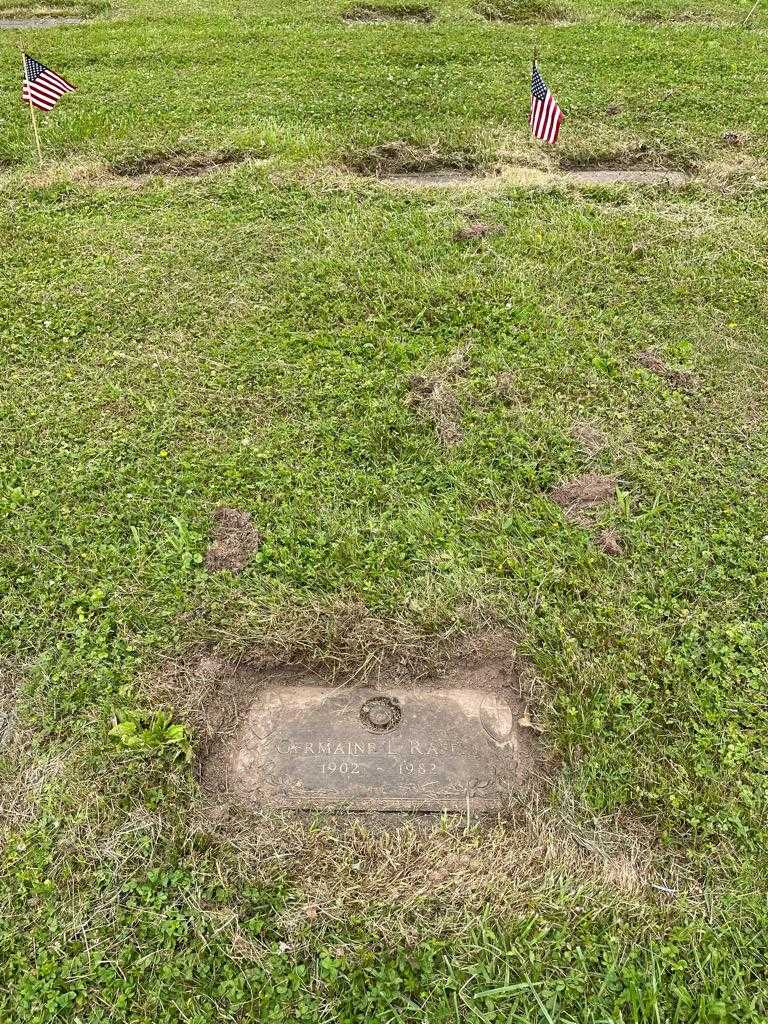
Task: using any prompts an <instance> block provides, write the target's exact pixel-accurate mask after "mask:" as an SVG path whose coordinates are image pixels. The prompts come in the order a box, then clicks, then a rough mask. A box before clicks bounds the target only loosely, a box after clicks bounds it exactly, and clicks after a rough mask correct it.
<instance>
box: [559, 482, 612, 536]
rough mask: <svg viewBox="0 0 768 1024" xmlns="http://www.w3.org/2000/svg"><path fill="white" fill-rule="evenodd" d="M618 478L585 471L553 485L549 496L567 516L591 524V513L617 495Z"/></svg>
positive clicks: (582, 524) (584, 523) (583, 523)
mask: <svg viewBox="0 0 768 1024" xmlns="http://www.w3.org/2000/svg"><path fill="white" fill-rule="evenodd" d="M617 487H618V480H617V478H616V477H615V476H608V475H605V474H603V473H585V474H584V475H583V476H578V477H576V478H575V479H574V480H569V481H567V482H566V483H564V484H560V485H559V486H557V487H553V488H552V490H551V491H550V492H549V496H550V498H551V499H552V501H554V503H555V504H556V505H559V506H560V508H562V509H563V511H564V512H565V515H566V518H568V519H569V520H570V521H571V522H572V523H577V524H578V525H580V526H585V525H590V524H591V521H592V520H591V518H590V513H591V512H593V511H594V510H595V509H597V508H599V507H600V506H601V505H605V504H607V502H609V501H613V499H614V498H615V497H616V490H617Z"/></svg>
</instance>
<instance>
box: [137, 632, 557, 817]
mask: <svg viewBox="0 0 768 1024" xmlns="http://www.w3.org/2000/svg"><path fill="white" fill-rule="evenodd" d="M335 618H336V617H335V616H333V617H332V621H333V622H334V629H335ZM366 621H367V616H366V618H365V619H364V620H361V622H360V625H361V626H363V625H364V623H365V622H366ZM376 621H377V624H378V626H379V627H383V625H384V624H383V623H378V620H376ZM370 625H371V626H373V625H374V624H373V622H371V623H370ZM393 625H394V624H393ZM394 629H395V635H396V636H397V635H398V634H399V633H400V632H401V631H400V630H398V629H397V627H396V626H394ZM406 637H408V634H403V635H402V636H401V637H400V640H399V641H396V642H395V643H394V644H393V645H391V646H390V645H389V644H388V643H386V644H382V643H380V642H374V641H373V638H372V643H371V646H370V648H369V649H368V650H367V651H366V650H364V649H363V650H358V643H357V642H355V648H356V654H355V656H354V657H353V658H352V659H350V660H349V661H348V660H347V657H346V656H345V655H344V653H343V645H344V644H345V643H347V642H349V634H345V635H339V638H338V639H339V642H340V643H341V644H342V647H341V648H339V647H337V646H336V645H335V644H333V645H332V647H331V650H329V651H326V656H327V657H328V659H329V660H328V661H326V662H325V663H322V662H316V661H314V660H313V659H312V658H309V657H295V658H290V657H289V658H288V660H286V659H285V654H286V653H287V652H285V651H282V652H281V653H280V655H279V656H278V655H277V652H276V653H275V654H272V653H270V652H269V651H266V650H262V651H259V650H257V651H255V652H253V653H252V654H249V655H243V654H241V655H237V654H234V653H229V654H227V653H226V652H223V653H221V654H218V653H207V652H206V651H204V650H198V651H196V652H190V653H189V654H188V655H186V656H185V657H184V658H182V659H180V660H178V661H169V662H167V664H166V668H165V669H164V670H163V671H162V672H161V673H159V674H158V675H157V676H156V677H155V678H154V680H153V682H152V684H151V693H150V697H151V700H152V702H153V704H155V705H157V706H164V707H172V708H173V709H174V714H175V715H176V717H177V718H178V719H179V720H181V721H183V722H184V723H185V724H186V725H187V726H188V727H189V728H190V730H191V731H192V733H193V735H194V737H195V746H196V758H195V771H196V775H197V777H198V780H199V781H200V782H201V786H202V794H203V810H204V811H205V808H208V809H209V810H210V811H211V812H212V813H214V814H216V813H218V810H217V808H218V809H219V810H220V809H221V808H222V807H231V808H233V810H235V811H236V813H238V814H241V813H246V814H248V813H251V814H258V813H262V812H263V811H264V810H267V809H268V808H261V807H256V806H254V805H252V804H249V805H244V804H243V803H242V801H238V800H237V799H236V798H234V796H233V795H232V794H231V793H229V792H228V791H227V786H226V785H223V786H222V785H221V784H220V783H218V784H217V782H216V771H217V766H218V768H219V769H220V767H221V765H222V760H221V759H222V758H224V759H225V760H226V758H227V757H228V756H229V753H228V752H229V751H230V750H231V744H232V743H233V742H234V741H235V739H236V737H237V734H238V729H239V728H240V724H241V723H242V722H243V721H244V719H245V716H246V715H247V713H248V710H249V709H250V707H251V706H252V705H253V703H254V701H256V700H257V699H258V697H259V694H260V693H261V692H263V691H264V690H266V689H269V688H274V687H276V686H282V685H285V686H291V685H302V686H306V685H316V686H318V687H327V686H329V685H333V686H335V687H346V688H350V689H358V688H365V687H367V688H370V689H380V690H382V692H386V690H387V687H391V688H395V687H399V688H400V689H404V688H405V689H408V688H410V687H413V688H414V689H422V688H430V687H431V688H449V687H461V686H462V685H465V686H466V688H474V689H487V690H488V691H489V692H492V691H493V690H494V689H498V688H499V687H498V685H497V683H496V684H495V685H489V686H487V687H481V686H477V685H475V686H471V685H470V684H468V683H465V684H462V683H461V682H459V681H453V679H454V677H455V674H456V673H457V672H464V673H469V672H473V671H478V670H479V669H484V670H486V671H489V672H494V671H495V672H497V673H498V674H497V676H496V677H495V679H498V678H499V677H503V678H504V679H505V681H506V683H507V687H506V690H507V692H508V693H509V696H510V697H511V698H514V700H515V702H516V703H517V704H518V705H519V706H520V707H521V708H522V712H523V713H522V716H521V717H522V721H523V722H524V723H525V725H524V726H523V725H521V728H524V729H525V731H526V734H528V732H529V730H530V737H531V744H532V749H533V754H532V756H531V758H530V761H529V762H527V763H528V764H529V765H530V771H529V774H528V776H527V778H526V780H525V782H524V783H523V784H522V786H521V788H520V790H519V792H520V793H521V794H523V793H525V792H528V790H529V789H530V792H531V793H535V794H537V796H536V799H538V797H539V796H540V795H541V794H543V793H545V792H546V791H547V790H548V787H549V784H550V780H551V777H552V774H553V772H554V770H555V765H556V761H555V758H554V757H553V756H552V754H551V753H549V752H547V751H546V750H545V749H544V747H543V744H541V743H540V742H539V740H538V733H539V732H540V731H541V730H540V729H539V728H538V726H537V725H534V724H533V723H534V722H535V721H536V720H537V719H538V718H539V716H540V714H541V711H542V709H543V702H542V696H543V694H542V692H541V685H540V683H539V680H538V677H537V675H536V673H535V670H534V669H533V666H532V663H531V662H530V660H529V659H528V658H526V657H525V656H523V655H521V654H520V653H519V650H518V646H519V645H518V642H517V640H516V639H515V638H514V637H513V635H512V634H511V633H510V632H509V631H508V630H505V629H501V630H497V631H485V632H483V631H481V632H472V633H466V634H464V636H463V638H462V639H460V640H458V639H455V638H449V637H450V634H446V636H445V638H444V639H442V640H436V639H435V638H430V637H428V636H427V635H424V636H423V637H422V638H421V639H419V640H416V643H415V646H412V643H413V640H414V639H415V638H413V637H408V639H407V640H406ZM382 639H384V638H383V636H382ZM402 640H406V643H407V644H408V647H407V648H401V646H400V641H402ZM398 652H400V653H398ZM340 658H341V660H342V662H343V663H344V669H343V670H341V669H340V667H339V660H338V659H340ZM531 719H532V720H533V722H532V721H531ZM281 813H283V812H281ZM284 813H290V814H295V815H299V816H300V817H303V818H306V817H308V816H312V815H315V814H316V813H318V811H316V810H312V811H299V810H296V811H285V812H284ZM323 813H325V812H323ZM329 813H334V814H336V813H338V814H340V815H341V816H342V817H343V818H344V819H345V820H351V819H353V818H354V817H355V816H356V815H357V816H360V817H362V818H363V819H365V820H370V819H371V817H373V818H379V817H383V818H385V819H390V821H393V820H394V819H396V818H397V817H398V816H399V812H396V811H388V812H381V811H374V810H370V811H345V810H343V809H342V808H338V807H337V808H335V809H330V811H329ZM405 817H406V818H408V819H409V820H413V818H414V817H431V818H434V820H435V821H438V820H439V817H440V815H439V814H436V813H434V812H431V811H426V812H421V813H419V812H412V813H411V812H408V813H407V814H405Z"/></svg>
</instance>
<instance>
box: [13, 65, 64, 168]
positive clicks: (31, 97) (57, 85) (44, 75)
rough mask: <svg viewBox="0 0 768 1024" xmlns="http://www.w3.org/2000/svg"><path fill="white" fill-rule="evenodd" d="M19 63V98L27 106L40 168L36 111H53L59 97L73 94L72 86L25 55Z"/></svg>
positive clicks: (40, 157) (40, 158)
mask: <svg viewBox="0 0 768 1024" xmlns="http://www.w3.org/2000/svg"><path fill="white" fill-rule="evenodd" d="M21 63H22V65H23V68H24V83H23V85H22V87H21V98H22V99H23V100H25V101H26V102H27V103H28V104H29V113H30V116H31V118H32V128H33V129H34V133H35V146H36V147H37V158H38V160H39V161H40V164H41V166H42V163H43V154H42V151H41V149H40V135H39V133H38V130H37V118H36V117H35V108H37V110H46V111H47V110H53V108H54V107H55V106H56V104H57V103H58V102H59V100H60V99H61V97H62V96H63V95H64V94H65V93H67V92H74V91H75V87H74V85H70V84H69V82H67V81H65V80H64V79H63V78H62V77H61V75H57V74H56V72H55V71H52V70H51V69H50V68H47V67H46V66H45V64H41V63H40V61H39V60H35V58H34V57H30V56H29V55H28V54H26V53H22V55H21Z"/></svg>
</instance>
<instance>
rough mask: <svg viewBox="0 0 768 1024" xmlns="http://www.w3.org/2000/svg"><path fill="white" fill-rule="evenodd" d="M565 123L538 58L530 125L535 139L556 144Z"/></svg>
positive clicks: (534, 71)
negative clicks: (543, 76)
mask: <svg viewBox="0 0 768 1024" xmlns="http://www.w3.org/2000/svg"><path fill="white" fill-rule="evenodd" d="M562 123H563V112H562V110H561V109H560V107H558V105H557V102H556V100H555V97H554V96H553V95H552V93H551V92H550V91H549V89H548V88H547V86H546V83H545V82H544V79H543V78H542V77H541V74H540V72H539V66H538V64H537V62H536V58H535V57H534V58H533V77H532V80H531V115H530V117H529V118H528V124H529V125H530V126H531V133H532V134H533V137H534V138H535V139H541V141H542V142H549V143H551V144H554V143H555V142H557V137H558V135H559V134H560V125H561V124H562Z"/></svg>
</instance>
